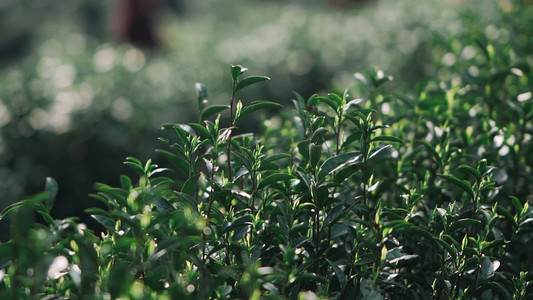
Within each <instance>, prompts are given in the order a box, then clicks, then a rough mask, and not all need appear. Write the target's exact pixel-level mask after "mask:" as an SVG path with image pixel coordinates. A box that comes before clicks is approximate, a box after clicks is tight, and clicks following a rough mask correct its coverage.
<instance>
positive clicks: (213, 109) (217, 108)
mask: <svg viewBox="0 0 533 300" xmlns="http://www.w3.org/2000/svg"><path fill="white" fill-rule="evenodd" d="M228 108H229V105H211V106H208V107H206V108H205V109H204V110H202V112H201V113H200V121H202V122H203V121H204V120H205V119H207V118H209V117H210V116H212V115H214V114H216V113H219V112H221V111H224V110H226V109H228Z"/></svg>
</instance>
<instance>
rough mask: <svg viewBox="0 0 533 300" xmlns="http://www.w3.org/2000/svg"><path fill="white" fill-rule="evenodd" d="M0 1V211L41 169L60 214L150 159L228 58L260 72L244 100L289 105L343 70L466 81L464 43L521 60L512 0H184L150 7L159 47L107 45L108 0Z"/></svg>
mask: <svg viewBox="0 0 533 300" xmlns="http://www.w3.org/2000/svg"><path fill="white" fill-rule="evenodd" d="M1 5H2V10H1V11H0V14H1V16H3V18H0V22H1V25H2V26H1V27H2V29H3V33H4V34H3V36H2V37H1V38H0V49H1V51H2V55H3V57H2V69H1V70H0V127H1V128H0V130H1V132H0V185H1V188H0V199H1V200H0V207H5V206H6V205H8V204H9V203H12V202H13V201H15V200H17V199H20V198H21V197H22V196H24V195H26V194H27V193H33V192H35V191H37V190H38V189H39V188H40V185H41V182H42V180H43V178H45V177H46V176H53V177H55V178H56V179H57V180H58V181H59V183H60V185H62V186H61V189H60V194H59V201H60V202H61V203H63V205H61V206H59V207H60V208H58V211H57V212H56V213H57V214H58V215H60V216H64V215H65V214H68V215H70V214H72V213H71V212H72V211H78V212H79V211H80V210H81V207H84V206H86V205H87V204H85V202H86V201H85V200H80V199H85V195H86V194H87V193H88V192H89V190H90V188H89V187H90V183H91V182H94V181H96V180H99V181H105V182H109V183H117V182H116V178H118V176H117V174H118V173H119V171H120V170H121V168H122V166H121V164H120V161H121V158H122V157H124V156H127V155H135V156H137V157H140V158H147V157H149V156H150V155H151V154H152V153H153V152H152V151H153V150H152V149H153V148H154V145H155V143H156V140H155V139H153V138H152V137H153V136H155V131H156V130H157V128H158V125H159V124H160V123H165V122H171V121H175V120H182V121H187V120H189V121H190V120H193V119H195V117H196V114H197V113H196V104H195V103H194V99H195V96H194V83H195V82H196V80H198V79H199V78H201V80H202V81H203V82H204V84H205V85H206V86H209V87H210V89H211V90H218V91H225V90H227V89H226V87H228V86H229V85H230V84H231V83H230V82H229V81H228V80H227V79H226V77H225V76H224V74H225V72H226V69H225V67H224V66H227V65H228V64H230V63H235V62H239V63H244V64H245V65H247V66H249V67H250V68H252V69H254V70H255V71H256V72H258V73H263V74H269V76H271V77H272V78H273V80H272V81H270V82H269V83H268V84H264V85H261V86H259V87H258V88H252V89H250V90H249V91H248V92H247V93H245V94H243V95H244V96H251V95H260V96H261V98H262V99H266V100H275V101H278V102H282V103H288V101H289V99H290V97H291V92H292V91H293V90H295V91H298V92H300V93H301V94H303V95H304V96H308V95H310V94H312V93H315V92H320V91H323V90H338V89H344V88H345V87H347V86H354V81H353V77H352V74H353V73H354V72H357V71H363V70H367V69H372V68H373V67H375V66H380V67H381V68H383V69H385V70H387V71H388V73H389V74H391V75H392V76H393V77H394V78H395V79H396V80H395V81H394V82H393V83H391V84H390V85H389V88H391V89H392V88H399V87H405V86H413V85H414V84H415V83H416V82H418V81H419V80H420V79H422V78H425V77H427V76H430V77H435V78H439V79H440V80H447V79H448V78H449V77H451V76H453V78H457V76H455V75H452V74H454V72H455V71H456V70H462V69H461V67H462V62H464V61H467V62H468V63H470V62H474V64H473V65H472V67H471V69H469V71H471V72H473V74H474V75H475V74H476V72H483V70H480V69H479V68H478V67H476V65H477V62H480V60H482V59H483V58H482V54H481V53H480V51H479V48H478V47H477V44H476V42H475V41H476V39H478V40H479V41H480V42H481V43H484V44H491V43H494V44H497V45H499V46H501V47H500V48H498V49H505V47H510V46H511V45H513V48H512V49H513V50H512V51H511V50H509V51H510V54H509V55H508V59H509V60H510V61H509V62H502V63H503V64H504V65H505V64H506V63H508V64H507V65H508V66H509V65H512V64H514V63H515V62H514V61H513V60H514V59H515V57H519V58H520V59H521V60H522V63H525V64H526V65H529V66H531V61H532V60H533V58H532V56H531V55H530V54H529V53H530V51H529V52H528V50H530V49H532V45H531V39H529V38H528V37H529V36H531V31H532V29H531V28H533V27H532V26H531V24H532V21H531V18H532V14H531V13H530V12H531V8H530V5H523V1H511V0H501V1H414V0H406V1H392V0H381V1H374V2H368V3H367V4H365V5H360V6H354V7H351V8H350V7H348V8H342V9H339V8H337V7H334V6H329V5H327V4H325V3H324V2H320V1H296V2H291V3H284V2H280V1H242V0H241V1H239V0H232V1H229V0H211V1H184V3H183V7H184V8H185V12H184V13H183V14H180V15H178V16H176V15H174V14H172V13H167V12H165V11H163V12H161V13H160V15H159V20H160V23H159V27H158V28H159V31H160V32H159V34H160V37H161V39H162V44H161V47H160V50H159V51H144V50H141V49H138V48H136V47H133V46H131V45H127V44H124V43H114V42H112V41H110V40H106V39H107V38H108V37H109V35H108V33H107V32H108V30H109V26H110V25H108V22H109V20H113V19H114V18H116V16H117V14H118V13H119V12H117V11H116V10H114V5H113V4H109V3H108V4H102V3H99V2H98V1H89V0H87V1H82V0H78V1H69V2H60V3H59V2H57V1H31V0H26V1H13V0H11V1H3V2H2V4H1ZM20 20H25V21H24V22H20ZM23 41H26V42H23ZM506 45H507V46H506ZM18 48H20V49H19V50H16V49H18ZM22 55H24V56H22ZM4 57H5V59H4ZM495 63H496V62H495ZM476 68H477V71H476ZM486 72H488V73H490V72H491V70H490V69H489V70H487V71H486ZM467 79H468V77H465V79H464V80H467ZM454 82H455V81H454ZM480 88H482V87H480ZM524 92H525V91H524ZM210 96H211V95H210ZM229 96H230V95H229V93H219V94H216V95H213V96H212V97H213V98H212V99H210V100H211V101H212V102H214V103H225V102H226V101H227V99H228V98H229ZM244 96H243V97H244ZM256 98H257V97H256ZM223 117H225V116H223ZM249 123H250V124H249V126H256V125H254V123H255V122H253V121H249ZM247 127H248V126H247ZM80 201H81V202H83V203H82V204H80ZM77 207H78V208H77Z"/></svg>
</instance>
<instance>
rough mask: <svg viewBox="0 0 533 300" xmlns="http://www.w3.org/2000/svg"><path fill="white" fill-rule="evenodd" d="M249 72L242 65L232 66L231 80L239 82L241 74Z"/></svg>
mask: <svg viewBox="0 0 533 300" xmlns="http://www.w3.org/2000/svg"><path fill="white" fill-rule="evenodd" d="M247 70H248V68H245V67H243V66H241V65H231V79H233V81H237V79H238V78H239V76H241V74H242V73H244V72H246V71H247Z"/></svg>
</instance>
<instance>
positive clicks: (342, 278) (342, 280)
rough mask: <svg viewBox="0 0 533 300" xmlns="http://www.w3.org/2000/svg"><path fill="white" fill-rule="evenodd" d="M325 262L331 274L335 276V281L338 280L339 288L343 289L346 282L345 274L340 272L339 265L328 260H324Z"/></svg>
mask: <svg viewBox="0 0 533 300" xmlns="http://www.w3.org/2000/svg"><path fill="white" fill-rule="evenodd" d="M326 261H327V262H328V264H329V265H330V266H331V268H332V269H333V272H335V276H337V280H339V285H340V287H341V290H343V289H344V287H345V286H346V283H347V280H346V274H344V272H343V271H342V269H341V268H340V267H339V265H338V264H337V263H335V262H333V261H331V260H329V259H327V258H326Z"/></svg>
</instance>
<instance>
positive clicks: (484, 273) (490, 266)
mask: <svg viewBox="0 0 533 300" xmlns="http://www.w3.org/2000/svg"><path fill="white" fill-rule="evenodd" d="M499 267H500V262H499V261H497V260H495V261H490V258H488V257H486V256H485V257H483V258H482V259H481V272H480V274H479V275H480V276H481V279H482V280H485V279H488V278H489V277H491V276H492V275H494V272H496V270H497V269H498V268H499Z"/></svg>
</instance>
